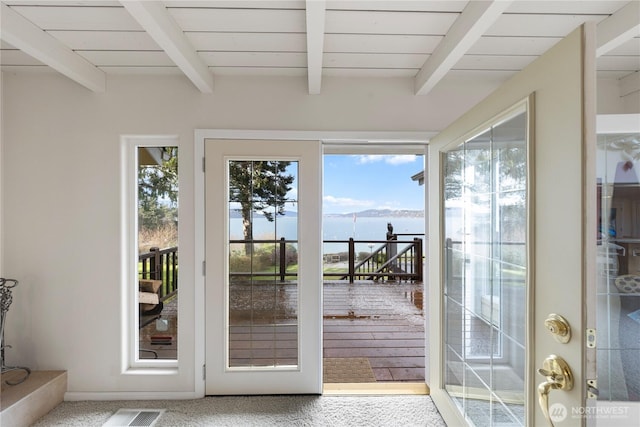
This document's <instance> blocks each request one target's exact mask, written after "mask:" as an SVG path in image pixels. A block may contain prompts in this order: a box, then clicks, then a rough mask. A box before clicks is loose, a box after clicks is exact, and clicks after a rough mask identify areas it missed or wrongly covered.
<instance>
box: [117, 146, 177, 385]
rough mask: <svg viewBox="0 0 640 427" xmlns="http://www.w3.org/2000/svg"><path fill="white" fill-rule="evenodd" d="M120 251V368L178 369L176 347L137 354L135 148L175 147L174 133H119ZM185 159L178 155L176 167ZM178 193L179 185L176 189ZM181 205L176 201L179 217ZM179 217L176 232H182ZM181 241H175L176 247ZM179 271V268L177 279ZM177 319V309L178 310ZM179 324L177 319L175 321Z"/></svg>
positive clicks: (135, 370)
mask: <svg viewBox="0 0 640 427" xmlns="http://www.w3.org/2000/svg"><path fill="white" fill-rule="evenodd" d="M120 142H121V159H122V180H121V182H122V184H121V191H120V194H121V197H122V212H121V223H122V227H121V229H122V236H121V242H122V251H121V266H122V274H121V280H120V282H121V319H122V322H121V338H122V347H121V348H122V352H121V360H122V366H121V370H122V373H123V374H134V375H137V374H152V375H158V374H172V375H175V374H177V373H178V366H179V359H180V357H179V348H178V357H177V358H176V359H140V358H139V336H140V330H139V327H138V326H139V316H138V313H139V307H138V304H139V303H138V287H137V286H134V285H135V283H137V281H138V148H139V147H178V152H180V144H179V138H178V136H177V135H122V136H121V137H120ZM183 163H184V160H183V159H182V157H181V156H180V155H179V156H178V170H180V169H181V167H182V164H183ZM178 193H179V194H180V189H178ZM183 210H184V207H183V206H182V204H180V203H179V204H178V217H181V216H182V213H181V212H182V211H183ZM180 230H181V227H180V220H178V236H180V234H181V231H180ZM179 246H180V245H178V247H179ZM180 276H181V273H180V271H178V282H180ZM178 320H180V310H178ZM178 325H180V321H178Z"/></svg>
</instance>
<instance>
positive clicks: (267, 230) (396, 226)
mask: <svg viewBox="0 0 640 427" xmlns="http://www.w3.org/2000/svg"><path fill="white" fill-rule="evenodd" d="M298 219H299V218H295V217H279V218H276V220H275V221H274V222H269V221H267V220H266V219H264V218H256V219H254V224H253V236H254V239H257V240H259V239H272V238H274V237H276V238H277V239H280V238H282V237H284V238H285V239H286V240H297V239H298V227H304V221H301V223H300V224H298ZM387 223H391V224H392V226H393V232H394V233H398V234H416V236H399V237H398V240H400V241H403V240H413V238H414V237H420V238H424V236H421V235H424V227H425V219H424V218H406V217H402V218H388V217H357V218H356V219H355V221H354V219H353V218H352V217H324V218H323V222H322V239H323V240H324V241H327V240H334V241H335V240H348V239H349V238H351V237H353V239H354V240H356V241H365V242H363V243H358V244H356V252H361V251H370V250H372V248H373V247H378V246H379V245H380V243H367V241H376V240H386V239H387V236H386V235H387ZM229 231H230V238H231V239H242V219H241V218H231V219H230V230H229ZM370 245H374V246H370ZM346 250H347V245H346V243H325V244H324V253H336V252H341V251H346Z"/></svg>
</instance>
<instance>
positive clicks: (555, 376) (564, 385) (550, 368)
mask: <svg viewBox="0 0 640 427" xmlns="http://www.w3.org/2000/svg"><path fill="white" fill-rule="evenodd" d="M538 373H539V374H540V375H543V376H545V377H546V378H547V380H546V381H544V382H541V383H540V384H539V385H538V403H539V404H540V409H542V413H543V414H544V416H545V418H546V419H547V421H548V422H549V425H550V426H551V427H553V422H552V421H551V415H550V414H549V392H551V390H564V391H569V390H571V389H572V388H573V372H571V368H570V367H569V365H568V364H567V362H566V361H565V360H564V359H563V358H562V357H560V356H556V355H555V354H552V355H550V356H549V357H547V358H546V359H544V362H542V368H540V369H538Z"/></svg>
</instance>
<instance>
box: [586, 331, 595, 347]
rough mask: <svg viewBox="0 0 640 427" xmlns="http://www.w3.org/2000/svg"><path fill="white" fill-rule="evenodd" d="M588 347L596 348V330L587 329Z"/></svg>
mask: <svg viewBox="0 0 640 427" xmlns="http://www.w3.org/2000/svg"><path fill="white" fill-rule="evenodd" d="M586 339H587V348H596V330H595V329H587V335H586Z"/></svg>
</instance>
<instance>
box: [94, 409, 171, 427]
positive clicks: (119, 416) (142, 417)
mask: <svg viewBox="0 0 640 427" xmlns="http://www.w3.org/2000/svg"><path fill="white" fill-rule="evenodd" d="M164 411H165V410H164V409H118V412H116V413H115V414H113V415H112V416H111V418H109V419H108V420H107V422H106V423H104V424H103V427H107V426H109V427H116V426H117V427H125V426H132V427H133V426H135V427H151V426H153V425H154V424H155V423H156V421H158V418H160V415H162V413H163V412H164Z"/></svg>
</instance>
